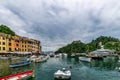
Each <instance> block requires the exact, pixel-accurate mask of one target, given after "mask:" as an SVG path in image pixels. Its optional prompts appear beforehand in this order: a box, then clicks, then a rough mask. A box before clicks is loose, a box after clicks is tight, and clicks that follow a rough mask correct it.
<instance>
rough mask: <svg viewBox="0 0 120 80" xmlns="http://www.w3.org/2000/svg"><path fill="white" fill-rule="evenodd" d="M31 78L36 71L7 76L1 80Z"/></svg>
mask: <svg viewBox="0 0 120 80" xmlns="http://www.w3.org/2000/svg"><path fill="white" fill-rule="evenodd" d="M30 77H34V70H29V71H25V72H21V73H17V74H12V75H9V76H5V77H2V78H0V80H22V79H25V80H26V79H28V78H30Z"/></svg>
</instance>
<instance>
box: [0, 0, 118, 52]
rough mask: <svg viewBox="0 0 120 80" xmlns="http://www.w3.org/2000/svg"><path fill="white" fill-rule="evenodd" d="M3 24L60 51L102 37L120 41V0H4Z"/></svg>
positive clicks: (1, 6) (1, 2)
mask: <svg viewBox="0 0 120 80" xmlns="http://www.w3.org/2000/svg"><path fill="white" fill-rule="evenodd" d="M0 24H5V25H7V26H9V27H10V28H11V29H12V30H14V31H15V32H16V34H18V35H21V36H26V37H30V38H34V39H37V40H40V41H41V44H42V47H43V50H44V51H45V50H46V51H49V50H57V49H58V48H59V47H61V46H64V45H66V44H67V43H71V42H72V41H73V40H81V41H82V42H86V43H87V42H90V41H91V40H92V39H95V38H97V37H99V36H101V35H105V36H112V37H116V38H119V39H120V1H119V0H0Z"/></svg>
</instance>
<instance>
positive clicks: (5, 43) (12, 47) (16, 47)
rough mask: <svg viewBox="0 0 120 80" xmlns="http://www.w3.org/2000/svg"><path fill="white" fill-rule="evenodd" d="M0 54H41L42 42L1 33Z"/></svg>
mask: <svg viewBox="0 0 120 80" xmlns="http://www.w3.org/2000/svg"><path fill="white" fill-rule="evenodd" d="M0 52H1V53H6V52H7V53H9V52H13V53H14V52H15V53H17V52H18V53H19V52H23V53H24V52H28V53H29V52H31V53H39V54H40V53H41V46H40V41H38V40H35V39H29V38H27V37H21V36H18V35H15V36H11V35H8V34H4V33H0Z"/></svg>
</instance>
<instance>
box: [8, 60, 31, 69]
mask: <svg viewBox="0 0 120 80" xmlns="http://www.w3.org/2000/svg"><path fill="white" fill-rule="evenodd" d="M29 64H30V61H24V62H18V63H14V64H10V65H9V67H11V68H13V67H19V66H25V65H29Z"/></svg>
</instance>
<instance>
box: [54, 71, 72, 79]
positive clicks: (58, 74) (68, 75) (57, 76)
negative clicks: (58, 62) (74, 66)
mask: <svg viewBox="0 0 120 80" xmlns="http://www.w3.org/2000/svg"><path fill="white" fill-rule="evenodd" d="M54 78H55V79H70V78H71V72H70V71H69V70H68V71H65V72H63V71H60V70H58V71H57V72H55V73H54Z"/></svg>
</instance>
